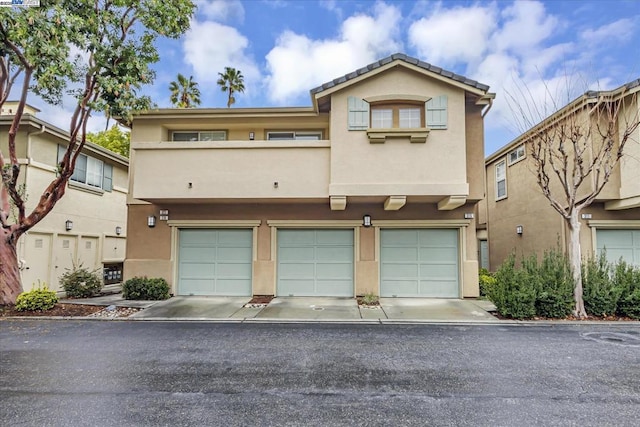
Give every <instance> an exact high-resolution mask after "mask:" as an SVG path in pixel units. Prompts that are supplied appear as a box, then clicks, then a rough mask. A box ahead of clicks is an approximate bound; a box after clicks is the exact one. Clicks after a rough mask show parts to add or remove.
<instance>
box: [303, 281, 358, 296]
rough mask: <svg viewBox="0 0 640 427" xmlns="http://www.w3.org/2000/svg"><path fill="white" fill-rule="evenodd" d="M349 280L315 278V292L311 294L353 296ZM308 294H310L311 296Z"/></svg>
mask: <svg viewBox="0 0 640 427" xmlns="http://www.w3.org/2000/svg"><path fill="white" fill-rule="evenodd" d="M352 286H353V282H352V281H351V280H335V279H332V280H326V281H324V280H317V281H316V289H315V293H314V294H312V295H331V296H337V297H350V296H353V292H352V291H351V288H352ZM312 295H310V296H312Z"/></svg>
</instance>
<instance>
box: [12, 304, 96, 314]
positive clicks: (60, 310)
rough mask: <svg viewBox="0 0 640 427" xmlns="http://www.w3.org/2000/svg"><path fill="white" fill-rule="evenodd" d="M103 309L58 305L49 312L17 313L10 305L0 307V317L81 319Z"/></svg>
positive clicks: (87, 306) (79, 305)
mask: <svg viewBox="0 0 640 427" xmlns="http://www.w3.org/2000/svg"><path fill="white" fill-rule="evenodd" d="M102 309H104V307H102V306H99V305H85V304H62V303H58V304H56V305H55V306H53V308H52V309H50V310H37V311H18V310H16V308H15V306H12V305H0V317H12V316H19V317H23V316H24V317H33V316H60V317H65V316H73V317H83V316H89V315H90V314H93V313H97V312H98V311H100V310H102Z"/></svg>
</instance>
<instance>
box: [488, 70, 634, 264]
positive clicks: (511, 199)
mask: <svg viewBox="0 0 640 427" xmlns="http://www.w3.org/2000/svg"><path fill="white" fill-rule="evenodd" d="M639 91H640V80H635V81H633V82H631V83H628V84H626V85H624V86H622V87H620V88H618V89H616V90H613V91H601V92H587V93H585V94H584V95H583V96H581V97H579V98H578V99H576V100H575V101H573V102H571V103H570V104H568V105H567V106H566V107H564V108H563V109H562V110H560V111H559V112H557V113H556V114H554V115H552V116H551V117H550V119H554V118H558V120H563V117H565V114H567V113H569V112H579V114H581V116H579V117H583V116H582V114H585V115H586V114H587V111H589V110H590V109H592V108H593V107H594V105H595V104H596V102H598V100H599V99H600V98H601V97H602V96H612V95H613V96H617V97H620V96H624V102H625V114H622V115H620V117H619V121H618V123H617V126H618V129H620V131H619V132H618V134H617V135H616V137H617V138H619V137H620V133H621V131H622V129H624V127H625V123H626V122H627V121H632V120H638V117H640V105H639V103H638V92H639ZM618 99H619V98H618ZM549 122H550V120H545V121H544V122H543V123H542V124H541V125H538V126H536V127H534V128H533V129H531V130H530V131H527V132H526V133H524V134H523V135H522V136H520V137H518V138H516V139H515V140H514V141H513V142H511V143H509V144H507V145H506V146H505V147H503V148H501V149H500V150H498V151H497V152H496V153H494V154H492V155H490V156H489V157H487V159H486V162H485V163H486V179H487V199H486V204H485V203H484V202H483V204H485V207H486V209H487V211H488V216H487V218H486V221H485V222H486V223H487V224H488V244H489V245H488V246H489V255H490V257H489V258H490V267H491V269H492V270H495V269H497V268H498V267H499V266H500V264H501V263H502V262H503V261H504V259H505V258H506V257H507V256H508V255H509V253H511V252H514V251H515V253H516V255H517V256H522V255H524V256H528V255H529V254H532V253H538V254H542V253H543V252H544V251H545V250H548V249H552V248H555V247H557V245H560V247H561V248H563V249H566V245H567V239H568V234H569V233H568V228H567V226H566V224H565V221H564V219H563V218H562V217H561V216H560V214H559V213H558V212H556V211H555V210H554V209H553V208H552V207H551V205H550V203H549V201H548V200H547V199H546V198H545V196H544V195H543V194H542V191H541V190H540V188H539V186H538V184H537V182H536V175H535V174H534V169H533V165H532V163H531V161H532V160H531V159H530V158H529V156H530V151H529V150H530V148H529V146H528V145H527V135H528V134H530V133H531V132H535V131H536V130H539V129H540V128H541V126H544V124H545V123H549ZM551 122H553V121H552V120H551ZM590 141H592V142H593V140H590ZM617 142H619V140H618V141H617ZM591 145H593V144H591ZM592 149H593V147H592ZM588 153H589V151H587V155H588ZM592 186H593V181H592V180H586V181H585V182H584V183H583V187H582V188H583V189H584V190H585V191H586V190H590V189H591V188H592ZM553 191H555V192H556V194H557V192H558V191H561V190H560V188H555V189H554V190H553ZM581 223H582V225H581V227H580V242H581V246H582V255H583V256H584V257H588V256H592V255H594V254H598V253H600V252H601V251H602V250H604V249H605V248H606V256H607V258H608V259H609V260H611V261H617V260H619V259H620V258H623V259H624V260H626V261H627V262H630V263H633V264H635V265H638V266H640V128H638V129H636V131H635V133H634V134H633V135H631V138H630V139H629V140H628V142H627V143H626V145H625V155H624V156H623V157H622V158H621V159H620V162H619V164H618V166H617V167H616V170H615V171H614V173H613V174H612V175H611V178H610V180H609V183H608V184H607V185H606V186H605V187H604V188H603V190H602V192H601V193H600V195H599V196H598V198H597V199H596V200H595V201H594V203H593V204H592V205H591V206H590V207H588V208H586V209H584V210H583V211H582V218H581ZM519 233H520V234H519ZM483 236H484V237H486V234H485V233H483V234H482V235H481V234H480V233H479V237H480V238H482V237H483Z"/></svg>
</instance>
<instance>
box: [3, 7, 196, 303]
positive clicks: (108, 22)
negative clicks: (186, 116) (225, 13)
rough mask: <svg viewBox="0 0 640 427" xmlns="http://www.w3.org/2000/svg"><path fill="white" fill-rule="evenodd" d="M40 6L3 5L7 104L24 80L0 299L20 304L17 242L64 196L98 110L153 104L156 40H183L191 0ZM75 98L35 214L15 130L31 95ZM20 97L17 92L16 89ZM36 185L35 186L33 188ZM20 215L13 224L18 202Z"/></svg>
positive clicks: (11, 139)
mask: <svg viewBox="0 0 640 427" xmlns="http://www.w3.org/2000/svg"><path fill="white" fill-rule="evenodd" d="M45 3H46V4H43V5H41V7H21V8H0V108H1V107H2V106H3V105H4V103H5V101H7V98H8V96H9V94H10V93H12V92H11V90H12V87H13V85H14V83H16V82H20V89H19V90H18V91H17V92H18V98H19V99H18V101H19V105H18V107H17V108H16V112H15V115H14V118H13V122H12V125H11V127H10V129H9V135H8V144H7V147H8V150H7V153H8V156H5V153H3V152H0V171H2V186H1V188H0V303H13V302H15V300H16V297H17V296H18V294H19V293H20V291H21V289H22V285H21V283H20V274H19V270H18V262H17V254H16V246H17V241H18V239H19V237H20V236H21V235H22V234H24V233H25V232H26V231H28V230H29V229H30V228H32V227H33V226H34V225H36V224H37V223H38V222H39V221H41V220H42V219H43V218H44V217H45V216H46V215H47V214H48V213H49V212H50V211H51V209H53V206H54V205H55V204H56V203H57V201H58V200H60V198H61V197H62V196H63V195H64V193H65V190H66V184H67V182H68V180H69V178H70V177H71V175H72V174H73V170H74V168H75V164H76V160H77V158H78V156H79V154H80V152H81V150H82V148H83V146H84V143H85V141H86V133H87V132H86V128H87V120H88V119H89V117H90V116H91V114H92V113H94V112H96V111H108V113H109V115H110V116H114V117H119V118H120V120H122V121H125V122H126V121H127V120H128V119H129V118H130V117H131V114H132V112H134V111H137V110H143V109H146V108H148V107H149V106H150V99H149V98H148V97H145V96H140V94H139V91H140V89H141V88H142V85H144V84H149V83H151V82H152V81H153V79H154V77H155V73H154V71H153V70H152V68H151V64H153V63H155V62H157V61H158V59H159V54H158V51H157V49H156V47H155V41H156V39H158V38H159V37H170V38H177V37H179V36H180V35H182V34H183V33H184V32H185V31H186V30H187V29H188V28H189V22H190V19H191V17H192V15H193V12H194V8H195V6H194V5H193V3H192V1H190V0H172V1H158V0H51V1H47V2H45ZM65 93H67V94H70V95H72V96H73V97H74V98H75V100H76V102H75V103H74V106H75V107H74V111H73V113H71V115H70V117H69V128H68V131H69V135H70V144H69V148H68V149H67V151H66V153H65V155H64V156H63V158H62V161H61V162H60V164H59V167H58V172H59V173H58V174H57V176H56V177H55V179H54V180H53V181H52V182H51V183H50V184H49V185H48V186H47V187H46V188H45V189H43V191H42V196H41V197H39V198H37V200H38V203H37V204H36V205H35V207H34V208H33V211H32V212H31V213H27V212H26V204H25V201H24V199H23V197H22V196H21V194H20V192H19V190H18V184H19V182H20V181H19V175H20V163H19V161H18V156H17V154H16V135H17V132H18V129H19V126H20V121H21V120H22V115H23V113H24V107H25V104H26V103H27V98H28V96H30V95H32V94H36V95H39V96H40V97H41V98H42V99H44V100H45V101H46V102H48V103H51V104H54V105H59V104H60V103H61V101H62V96H63V95H64V94H65ZM12 96H15V95H12ZM34 191H35V189H30V192H31V193H33V192H34ZM12 204H13V206H15V208H16V210H17V212H18V217H17V220H16V222H15V223H11V218H10V212H11V205H12Z"/></svg>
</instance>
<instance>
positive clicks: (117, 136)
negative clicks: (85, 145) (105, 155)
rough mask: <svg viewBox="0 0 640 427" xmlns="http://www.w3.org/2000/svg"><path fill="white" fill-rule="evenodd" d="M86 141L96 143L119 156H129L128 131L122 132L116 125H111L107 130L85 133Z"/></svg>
mask: <svg viewBox="0 0 640 427" xmlns="http://www.w3.org/2000/svg"><path fill="white" fill-rule="evenodd" d="M87 141H89V142H93V143H94V144H98V145H100V146H101V147H104V148H106V149H107V150H111V151H113V152H114V153H118V154H120V155H121V156H124V157H129V147H130V145H131V135H130V133H129V132H123V131H122V129H121V128H120V126H118V125H113V126H111V128H110V129H109V130H104V131H101V132H90V133H87Z"/></svg>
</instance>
